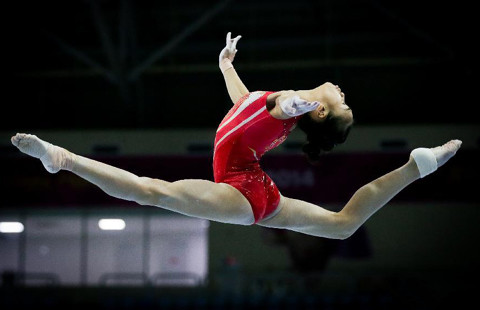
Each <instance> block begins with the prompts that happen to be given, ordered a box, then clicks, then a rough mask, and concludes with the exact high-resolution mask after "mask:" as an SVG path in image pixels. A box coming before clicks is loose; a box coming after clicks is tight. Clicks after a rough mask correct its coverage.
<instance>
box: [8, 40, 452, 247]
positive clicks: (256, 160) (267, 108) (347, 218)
mask: <svg viewBox="0 0 480 310" xmlns="http://www.w3.org/2000/svg"><path fill="white" fill-rule="evenodd" d="M240 37H241V36H237V37H236V38H234V39H231V34H230V33H228V34H227V40H226V41H227V44H226V46H225V48H224V49H223V50H222V51H221V52H220V56H219V67H220V69H221V72H222V74H223V76H224V79H225V83H226V87H227V90H228V94H229V96H230V98H231V100H232V102H233V103H234V105H233V107H232V109H231V110H230V111H229V112H228V114H227V115H226V116H225V118H224V119H223V121H222V122H221V123H220V125H219V127H218V129H217V134H216V137H215V145H214V156H213V169H214V180H215V182H211V181H208V180H196V179H186V180H179V181H175V182H167V181H163V180H158V179H152V178H148V177H138V176H136V175H134V174H132V173H130V172H127V171H125V170H121V169H118V168H116V167H113V166H109V165H106V164H104V163H101V162H98V161H95V160H92V159H89V158H86V157H83V156H80V155H76V154H74V153H72V152H70V151H68V150H66V149H64V148H62V147H59V146H56V145H53V144H51V143H48V142H46V141H43V140H41V139H40V138H38V137H37V136H35V135H30V134H20V133H19V134H16V135H15V136H13V137H12V138H11V141H12V143H13V145H15V146H16V147H17V148H18V149H19V150H20V151H21V152H23V153H26V154H28V155H30V156H32V157H35V158H39V159H40V160H41V162H42V164H43V165H44V167H45V168H46V170H47V171H48V172H50V173H56V172H58V171H60V170H67V171H71V172H73V173H74V174H76V175H78V176H80V177H81V178H83V179H85V180H87V181H89V182H91V183H93V184H95V185H96V186H98V187H99V188H100V189H102V190H103V191H104V192H105V193H107V194H108V195H111V196H113V197H116V198H120V199H125V200H128V201H134V202H136V203H138V204H140V205H150V206H156V207H161V208H164V209H168V210H171V211H175V212H178V213H181V214H184V215H187V216H192V217H198V218H203V219H208V220H212V221H218V222H223V223H232V224H240V225H251V224H258V225H261V226H265V227H270V228H283V229H289V230H293V231H296V232H301V233H304V234H308V235H313V236H320V237H326V238H333V239H345V238H347V237H349V236H351V235H352V234H353V233H354V232H355V231H356V230H357V229H358V228H359V227H360V226H361V225H362V224H363V223H364V222H365V221H366V220H367V219H368V218H369V217H370V216H371V215H372V214H374V213H375V212H376V211H378V210H379V209H380V208H381V207H382V206H384V205H385V204H386V203H387V202H389V201H390V200H391V199H392V198H393V197H394V196H395V195H396V194H398V193H399V192H400V191H401V190H402V189H403V188H405V187H406V186H407V185H409V184H411V183H412V182H414V181H415V180H417V179H419V178H421V177H424V176H426V175H428V174H430V173H432V172H434V171H435V170H436V169H437V168H438V167H440V166H442V165H443V164H445V163H446V162H447V161H448V160H449V159H450V158H451V157H453V156H454V155H455V153H456V152H457V150H458V149H459V148H460V146H461V143H462V142H461V141H460V140H451V141H449V142H447V143H445V144H444V145H442V146H438V147H435V148H417V149H414V150H413V151H412V152H411V153H410V156H409V159H408V161H407V162H406V163H405V164H404V165H403V166H401V167H399V168H397V169H395V170H393V171H391V172H389V173H387V174H385V175H383V176H381V177H379V178H378V179H375V180H373V181H372V182H370V183H368V184H366V185H364V186H362V187H361V188H360V189H358V190H357V191H356V192H355V193H354V195H353V196H352V197H351V198H350V200H349V201H348V202H347V203H346V204H345V206H344V207H343V208H342V210H341V211H339V212H332V211H329V210H326V209H324V208H321V207H320V206H317V205H314V204H312V203H309V202H305V201H301V200H298V199H294V198H288V197H285V196H282V195H281V194H280V192H279V190H278V189H277V187H276V186H275V183H274V182H273V181H272V180H271V179H270V178H269V177H268V176H267V174H266V173H265V172H264V171H263V170H262V168H261V167H260V159H261V157H262V155H263V154H264V153H265V152H267V151H269V150H271V149H272V148H275V147H277V146H278V145H279V144H280V143H282V142H283V141H284V140H285V139H286V137H287V136H288V134H289V133H290V132H291V131H292V130H293V129H294V128H295V126H296V125H297V124H298V127H299V128H301V129H302V130H304V131H305V132H306V135H307V140H308V141H307V144H306V145H305V147H304V151H305V153H306V154H307V155H308V158H309V159H310V160H312V161H315V160H318V159H319V154H320V153H321V152H322V151H325V150H326V151H329V150H331V149H332V148H333V147H334V146H335V145H336V144H339V143H342V142H344V141H345V139H346V137H347V135H348V132H349V130H350V127H351V126H352V123H353V115H352V110H351V109H350V107H349V106H347V105H346V104H345V94H344V93H343V92H342V91H341V89H340V88H339V87H338V86H336V85H334V84H332V83H328V82H327V83H325V84H322V85H320V86H318V87H316V88H314V89H309V90H297V91H293V90H287V91H278V92H270V91H255V92H249V91H248V89H247V88H246V87H245V85H244V84H243V83H242V81H241V80H240V78H239V77H238V75H237V73H236V71H235V69H234V68H233V65H232V62H233V59H234V57H235V54H236V52H237V49H236V45H237V42H238V40H239V39H240ZM320 194H321V191H320Z"/></svg>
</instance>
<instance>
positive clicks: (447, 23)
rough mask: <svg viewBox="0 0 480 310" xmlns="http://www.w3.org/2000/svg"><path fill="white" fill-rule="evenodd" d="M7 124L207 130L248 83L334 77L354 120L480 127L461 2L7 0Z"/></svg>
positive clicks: (470, 34) (277, 85) (471, 40)
mask: <svg viewBox="0 0 480 310" xmlns="http://www.w3.org/2000/svg"><path fill="white" fill-rule="evenodd" d="M4 12H5V15H6V19H5V21H6V25H5V26H4V32H5V33H4V36H3V37H4V42H5V43H6V44H5V45H4V52H5V53H6V56H5V57H4V61H5V62H6V67H7V68H8V70H7V71H6V74H7V83H6V84H5V85H6V95H8V97H7V98H10V99H8V101H4V103H5V104H4V107H5V108H4V113H5V115H6V116H7V117H6V118H7V120H6V121H4V122H2V123H1V126H2V129H3V130H27V129H67V130H70V129H71V130H79V129H80V130H81V129H105V128H132V129H135V128H214V127H216V126H217V124H218V123H219V121H220V120H221V119H222V117H223V115H224V114H225V112H226V111H228V109H229V108H230V106H231V103H230V102H229V99H228V95H227V93H226V90H225V87H224V81H223V77H222V75H221V73H220V72H219V70H218V66H217V62H218V54H219V52H220V50H221V49H222V48H223V47H224V44H225V35H226V33H227V32H228V31H231V32H232V34H233V35H234V36H236V35H242V39H241V40H240V42H239V44H238V50H239V51H238V54H237V56H236V59H235V62H234V65H235V67H236V69H237V71H238V73H239V75H240V76H241V78H242V79H243V81H244V83H245V84H246V85H247V87H248V88H249V89H250V90H281V89H307V88H313V87H316V86H317V85H319V84H321V83H323V82H325V81H331V82H334V83H337V84H339V85H341V87H342V89H343V90H344V92H345V93H346V98H347V103H348V104H349V105H350V106H351V107H352V109H353V111H354V116H355V119H356V123H357V124H365V125H385V124H425V123H427V124H428V123H477V120H476V113H474V109H475V106H476V104H474V103H473V101H474V98H473V95H472V93H473V91H474V89H475V87H476V84H474V76H475V73H476V72H475V70H474V65H475V63H476V62H477V61H476V59H477V55H478V53H477V51H476V47H474V46H475V45H476V42H475V41H476V40H477V37H478V35H477V34H476V33H475V31H476V29H475V28H474V26H475V24H476V18H477V17H476V13H475V12H476V10H474V9H473V3H471V2H468V1H456V2H455V3H452V2H443V3H442V2H437V1H435V2H433V1H428V2H425V1H410V0H407V1H405V0H404V1H380V0H377V1H375V0H360V1H347V0H325V1H310V0H296V1H285V0H276V1H273V0H266V1H258V0H257V1H252V0H247V1H233V0H216V1H205V0H202V1H193V0H188V1H186V0H177V1H173V0H170V1H151V0H148V1H132V0H115V1H114V0H101V1H95V0H88V1H87V0H70V1H60V0H52V1H14V2H12V3H10V4H8V5H7V7H6V8H5V11H4Z"/></svg>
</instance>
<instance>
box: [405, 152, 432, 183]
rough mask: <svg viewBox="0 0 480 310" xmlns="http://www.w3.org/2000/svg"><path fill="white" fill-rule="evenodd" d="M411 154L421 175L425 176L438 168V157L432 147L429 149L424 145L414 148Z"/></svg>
mask: <svg viewBox="0 0 480 310" xmlns="http://www.w3.org/2000/svg"><path fill="white" fill-rule="evenodd" d="M410 155H411V156H412V157H413V159H414V160H415V163H417V167H418V171H419V172H420V177H421V178H423V177H425V176H427V175H429V174H430V173H432V172H434V171H435V170H437V168H438V165H437V159H436V157H435V154H434V153H433V151H432V150H431V149H427V148H424V147H421V148H417V149H414V150H413V151H412V152H411V153H410Z"/></svg>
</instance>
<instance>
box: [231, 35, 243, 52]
mask: <svg viewBox="0 0 480 310" xmlns="http://www.w3.org/2000/svg"><path fill="white" fill-rule="evenodd" d="M241 38H242V36H237V37H236V38H235V39H233V40H232V45H231V51H232V52H234V51H236V50H237V42H238V40H240V39H241Z"/></svg>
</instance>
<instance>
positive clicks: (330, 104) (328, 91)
mask: <svg viewBox="0 0 480 310" xmlns="http://www.w3.org/2000/svg"><path fill="white" fill-rule="evenodd" d="M313 91H314V94H315V97H316V98H318V101H319V102H320V105H319V106H318V108H317V109H315V110H313V111H312V112H310V116H311V118H312V119H313V120H314V121H317V122H323V121H324V120H325V119H326V118H327V116H328V115H330V116H333V117H339V118H340V119H342V120H344V123H345V126H350V125H351V124H352V123H353V113H352V109H351V108H350V107H349V106H348V105H347V104H346V103H345V94H344V93H343V92H342V90H341V89H340V87H339V86H338V85H334V84H332V83H330V82H327V83H325V84H322V85H320V86H319V87H317V88H315V89H314V90H313Z"/></svg>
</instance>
